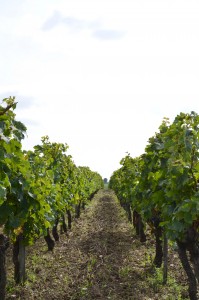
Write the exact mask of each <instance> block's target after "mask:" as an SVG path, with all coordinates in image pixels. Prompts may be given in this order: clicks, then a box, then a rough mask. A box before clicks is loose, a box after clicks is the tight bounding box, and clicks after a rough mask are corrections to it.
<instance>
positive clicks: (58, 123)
mask: <svg viewBox="0 0 199 300" xmlns="http://www.w3.org/2000/svg"><path fill="white" fill-rule="evenodd" d="M0 21H1V22H0V70H1V72H0V102H1V100H2V99H3V98H5V97H9V96H15V97H16V101H17V102H18V104H17V109H16V119H17V120H19V121H21V122H23V123H24V124H25V125H26V127H27V137H26V138H25V140H24V142H23V148H24V149H27V150H28V149H32V148H33V146H34V145H37V144H40V143H41V137H42V136H44V135H48V136H49V138H50V141H51V142H61V143H67V144H68V145H69V152H68V154H71V155H72V157H73V160H74V162H75V163H76V164H77V165H80V166H89V167H90V169H91V170H93V171H96V172H98V173H100V174H101V176H102V177H103V178H104V177H106V178H109V177H110V176H111V174H112V173H113V171H115V170H116V169H118V168H119V167H120V164H119V162H120V160H121V159H122V158H123V157H124V156H125V155H126V153H127V152H128V153H130V154H131V156H132V157H135V156H139V155H141V154H142V153H144V149H145V146H146V145H147V141H148V139H149V138H150V137H151V136H152V135H154V133H155V132H156V131H157V130H158V127H159V126H160V124H161V122H162V119H163V118H164V117H168V118H170V120H171V121H172V120H173V118H174V117H175V116H176V115H177V114H179V113H180V112H188V113H189V112H191V111H196V112H197V113H199V30H198V28H199V1H198V0H194V1H193V0H186V1H185V0H167V1H163V0H56V1H55V0H34V1H32V0H6V1H4V0H0Z"/></svg>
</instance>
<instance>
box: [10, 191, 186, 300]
mask: <svg viewBox="0 0 199 300" xmlns="http://www.w3.org/2000/svg"><path fill="white" fill-rule="evenodd" d="M46 249H47V247H46V244H45V242H44V241H43V239H41V240H39V241H38V242H37V243H36V244H35V245H34V246H33V247H28V249H27V282H26V283H25V285H24V286H19V287H16V286H15V285H14V282H13V279H12V276H13V274H12V273H13V270H12V264H11V258H10V255H8V268H9V274H8V287H7V290H8V292H7V298H6V299H9V300H10V299H21V300H22V299H23V300H32V299H35V300H36V299H37V300H45V299H48V300H53V299H54V300H55V299H57V300H61V299H65V300H79V299H81V300H84V299H86V300H91V299H100V300H106V299H111V300H150V299H158V300H159V299H167V300H169V299H170V300H175V299H176V300H178V299H179V300H180V299H188V296H187V292H186V289H187V288H186V284H187V282H186V277H185V275H184V272H183V270H182V268H181V266H180V263H179V260H178V255H177V253H176V252H175V251H174V250H172V249H170V251H169V280H168V284H167V285H162V271H161V270H160V271H158V270H155V269H154V268H152V261H153V256H154V241H153V240H151V237H150V236H149V235H147V242H146V243H144V244H141V243H140V242H139V240H138V238H137V237H136V236H135V231H134V229H133V227H132V225H131V224H129V223H128V221H127V218H126V215H125V213H124V211H123V209H122V208H121V207H120V206H119V203H118V202H117V199H116V197H115V195H114V193H113V192H112V191H109V190H103V191H100V192H99V193H98V194H97V195H96V196H95V198H94V200H92V202H91V204H90V205H89V206H88V207H87V208H86V210H85V212H84V213H82V215H81V217H80V219H78V221H75V223H74V224H73V228H72V231H71V232H70V233H69V235H68V236H66V235H61V241H60V242H58V243H57V244H56V246H55V249H54V251H53V252H47V251H46Z"/></svg>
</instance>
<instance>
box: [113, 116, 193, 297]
mask: <svg viewBox="0 0 199 300" xmlns="http://www.w3.org/2000/svg"><path fill="white" fill-rule="evenodd" d="M120 163H121V168H120V169H118V170H116V171H115V172H114V173H113V175H112V176H111V179H110V182H109V187H110V188H111V189H113V190H114V191H115V193H116V194H117V197H118V199H119V200H120V203H121V205H122V206H123V207H124V208H125V210H126V211H127V213H128V217H129V220H130V221H133V224H134V226H135V228H136V233H137V234H138V235H139V236H140V240H141V241H142V242H144V241H146V234H145V228H146V224H149V225H150V226H151V227H153V232H154V234H155V241H156V249H155V250H156V254H155V257H154V265H155V266H156V267H160V266H161V265H162V263H163V261H164V278H163V281H164V283H166V281H167V251H168V249H167V248H168V241H169V243H175V244H176V245H177V248H178V254H179V258H180V261H181V263H182V266H183V268H184V270H185V272H186V275H187V278H188V282H189V296H190V299H192V300H195V299H198V298H197V284H198V281H199V234H198V228H199V189H198V187H199V115H198V114H196V113H195V112H191V113H190V114H188V113H180V114H179V115H177V116H176V118H175V119H174V121H173V123H170V122H169V119H167V118H165V119H164V120H163V122H162V124H161V126H160V127H159V130H158V132H156V133H155V135H154V136H152V137H151V138H150V139H149V141H148V144H147V146H146V148H145V153H144V154H143V155H141V156H140V157H136V158H132V157H131V156H130V155H129V154H128V155H126V156H125V157H124V158H123V159H122V160H121V162H120ZM163 257H164V260H163Z"/></svg>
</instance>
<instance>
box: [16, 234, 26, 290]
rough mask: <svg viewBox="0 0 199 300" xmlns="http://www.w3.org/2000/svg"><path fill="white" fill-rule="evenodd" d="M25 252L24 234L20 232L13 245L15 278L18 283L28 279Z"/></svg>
mask: <svg viewBox="0 0 199 300" xmlns="http://www.w3.org/2000/svg"><path fill="white" fill-rule="evenodd" d="M25 254H26V253H25V245H24V242H23V234H22V233H20V234H19V235H18V236H17V239H16V241H15V242H14V245H13V263H14V279H15V282H16V283H17V284H19V283H23V282H25V279H26V272H25Z"/></svg>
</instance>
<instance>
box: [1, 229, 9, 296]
mask: <svg viewBox="0 0 199 300" xmlns="http://www.w3.org/2000/svg"><path fill="white" fill-rule="evenodd" d="M8 246H9V241H8V238H7V237H6V236H5V235H3V234H0V299H2V300H4V299H5V297H6V282H7V274H6V250H7V248H8Z"/></svg>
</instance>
